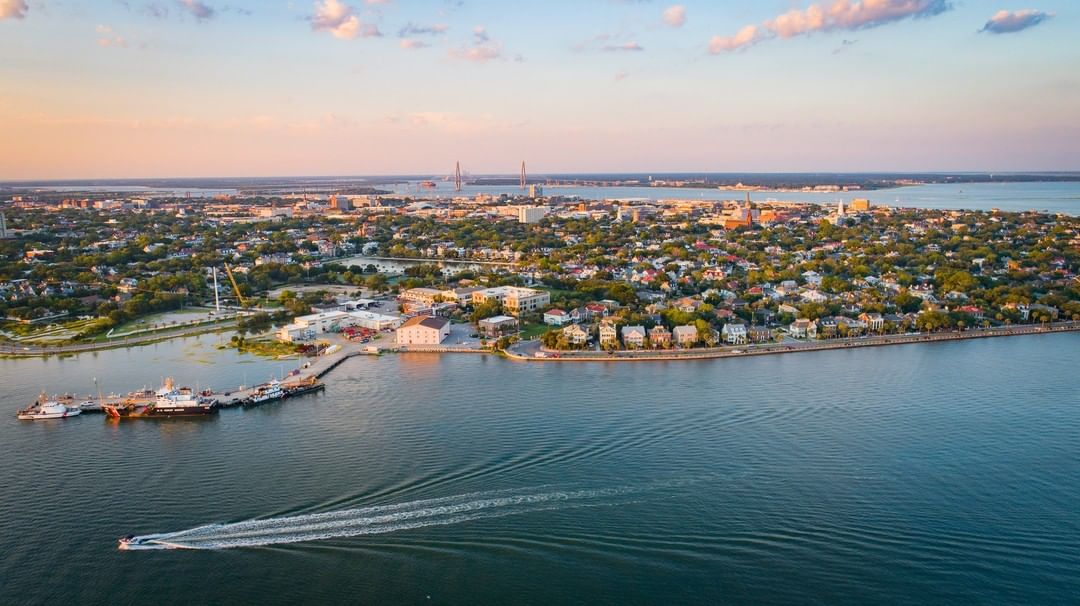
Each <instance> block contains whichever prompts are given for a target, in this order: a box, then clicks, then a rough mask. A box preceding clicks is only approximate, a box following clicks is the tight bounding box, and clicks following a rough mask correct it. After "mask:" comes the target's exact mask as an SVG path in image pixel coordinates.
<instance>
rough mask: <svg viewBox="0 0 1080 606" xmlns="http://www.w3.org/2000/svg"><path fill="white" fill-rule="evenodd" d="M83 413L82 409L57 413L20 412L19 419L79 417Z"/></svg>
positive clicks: (46, 419)
mask: <svg viewBox="0 0 1080 606" xmlns="http://www.w3.org/2000/svg"><path fill="white" fill-rule="evenodd" d="M80 414H82V411H81V410H78V409H75V410H68V411H66V412H55V413H36V412H30V413H19V415H18V419H19V420H21V421H48V420H49V419H66V418H68V417H77V416H79V415H80Z"/></svg>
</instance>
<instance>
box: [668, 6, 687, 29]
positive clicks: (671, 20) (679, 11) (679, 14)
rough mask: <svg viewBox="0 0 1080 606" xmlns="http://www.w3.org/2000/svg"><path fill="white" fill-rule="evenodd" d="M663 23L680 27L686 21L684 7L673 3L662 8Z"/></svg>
mask: <svg viewBox="0 0 1080 606" xmlns="http://www.w3.org/2000/svg"><path fill="white" fill-rule="evenodd" d="M664 23H666V24H668V25H670V26H671V27H682V26H683V25H684V24H685V23H686V7H685V6H683V5H682V4H675V5H672V6H669V7H667V9H665V10H664Z"/></svg>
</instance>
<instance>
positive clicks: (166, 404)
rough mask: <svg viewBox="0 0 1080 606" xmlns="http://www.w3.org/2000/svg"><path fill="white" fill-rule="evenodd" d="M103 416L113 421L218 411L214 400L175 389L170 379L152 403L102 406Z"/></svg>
mask: <svg viewBox="0 0 1080 606" xmlns="http://www.w3.org/2000/svg"><path fill="white" fill-rule="evenodd" d="M102 408H103V409H104V410H105V414H106V415H108V416H109V417H110V418H114V419H141V418H161V417H197V416H205V415H211V414H214V413H216V412H217V411H218V409H217V406H215V403H214V400H213V399H211V398H208V397H205V396H202V395H199V394H196V393H194V392H193V391H192V390H191V389H190V388H188V387H181V388H179V389H178V388H176V387H175V386H174V385H173V380H172V379H171V378H169V379H166V380H165V385H163V386H162V387H161V388H160V389H158V390H157V392H156V393H155V397H154V400H153V401H152V402H139V401H127V402H124V403H122V404H103V405H102Z"/></svg>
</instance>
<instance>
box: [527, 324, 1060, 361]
mask: <svg viewBox="0 0 1080 606" xmlns="http://www.w3.org/2000/svg"><path fill="white" fill-rule="evenodd" d="M1069 331H1080V322H1056V323H1054V324H1048V325H1045V326H1044V325H1041V324H1039V325H1030V324H1029V325H1023V326H1009V327H998V328H990V329H981V328H980V329H969V330H965V331H963V332H955V331H954V332H938V333H931V334H926V333H911V334H902V335H872V336H865V337H851V338H846V339H826V340H820V341H802V340H797V339H791V338H785V339H784V340H783V341H782V342H780V343H767V344H755V345H734V346H725V347H712V348H702V349H672V350H659V351H650V350H645V351H616V352H612V353H609V352H605V351H595V350H590V351H562V352H558V353H557V356H558V357H544V358H537V357H536V354H537V352H540V351H543V349H542V348H541V347H540V342H539V341H523V342H519V343H515V344H514V345H512V346H510V348H509V350H507V354H508V355H509V356H510V357H512V358H514V359H517V360H522V361H524V360H528V361H536V362H586V361H592V362H597V361H599V362H602V361H644V360H695V359H711V358H727V357H734V356H745V355H766V354H779V353H792V352H797V351H820V350H824V349H847V348H852V347H878V346H883V345H900V344H903V343H927V342H935V341H957V340H961V339H979V338H988V337H1008V336H1017V335H1032V334H1046V333H1053V332H1069Z"/></svg>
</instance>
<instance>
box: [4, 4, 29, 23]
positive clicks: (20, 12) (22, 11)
mask: <svg viewBox="0 0 1080 606" xmlns="http://www.w3.org/2000/svg"><path fill="white" fill-rule="evenodd" d="M29 10H30V6H29V5H27V4H26V0H0V19H23V18H25V17H26V13H27V12H29Z"/></svg>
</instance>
